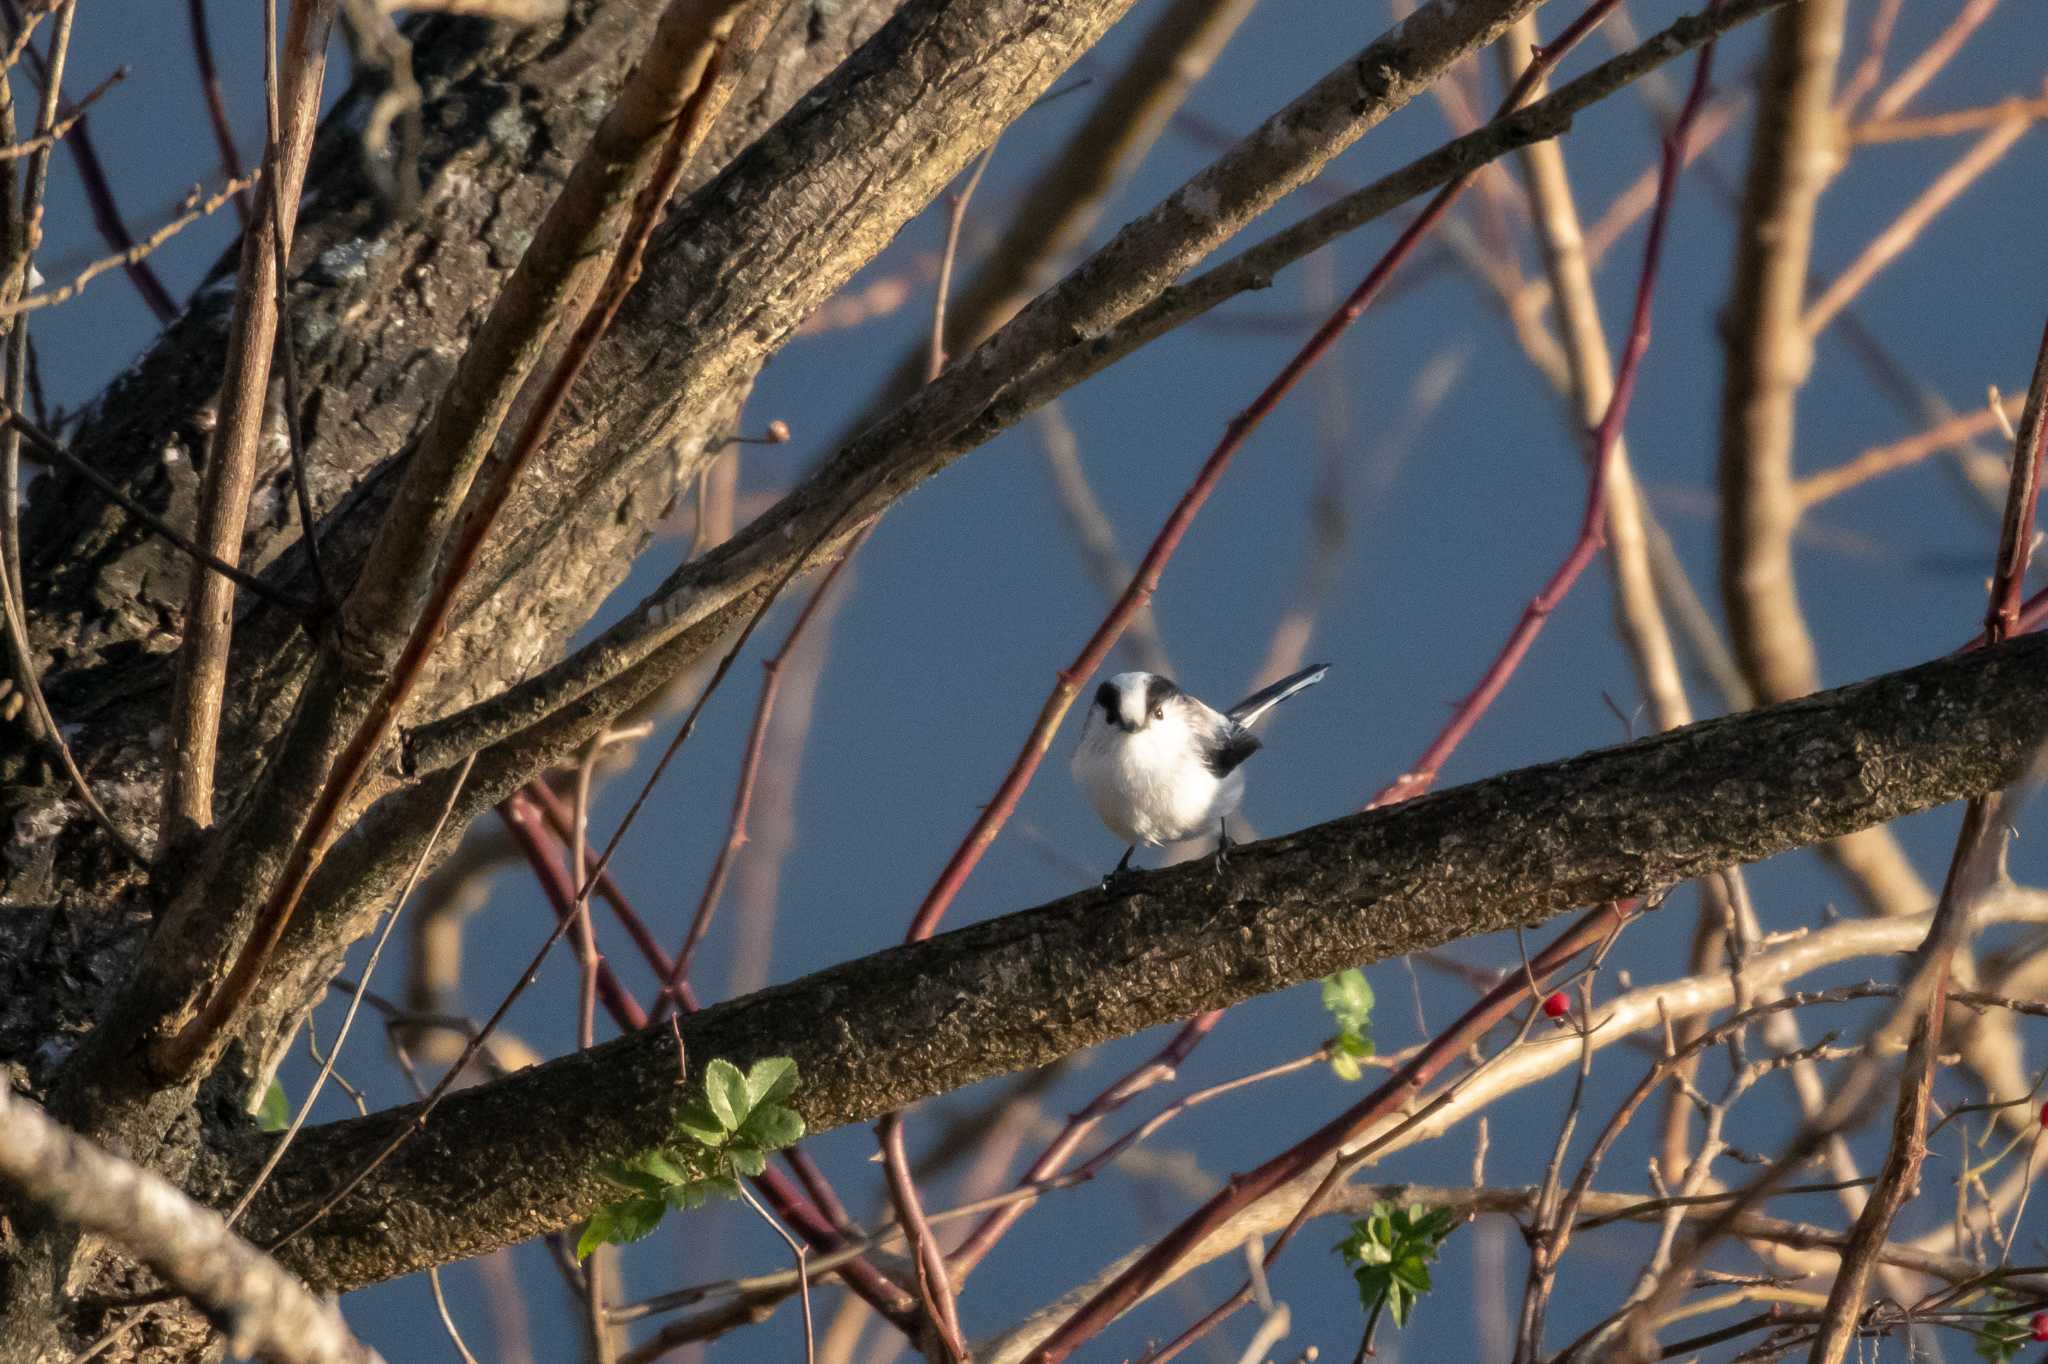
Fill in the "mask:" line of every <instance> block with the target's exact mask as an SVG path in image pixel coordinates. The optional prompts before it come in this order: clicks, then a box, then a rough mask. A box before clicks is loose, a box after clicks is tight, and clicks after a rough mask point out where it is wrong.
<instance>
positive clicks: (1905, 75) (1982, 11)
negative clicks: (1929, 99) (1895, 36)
mask: <svg viewBox="0 0 2048 1364" xmlns="http://www.w3.org/2000/svg"><path fill="white" fill-rule="evenodd" d="M1997 8H1998V0H1964V2H1963V5H1962V7H1961V8H1959V9H1958V10H1957V11H1956V15H1955V18H1953V19H1951V20H1950V21H1949V24H1948V27H1947V28H1945V29H1943V30H1942V31H1941V33H1940V34H1939V35H1938V36H1937V37H1936V38H1935V40H1934V41H1933V42H1931V43H1929V44H1928V45H1927V46H1926V47H1925V48H1924V49H1922V50H1921V53H1920V55H1919V56H1917V57H1915V58H1914V59H1913V60H1912V62H1911V63H1910V64H1909V65H1908V66H1907V67H1906V69H1905V70H1904V71H1901V72H1900V73H1899V76H1898V79H1897V80H1895V81H1893V82H1892V83H1891V85H1890V86H1889V87H1887V88H1886V89H1885V91H1884V93H1882V94H1880V95H1879V96H1878V97H1877V98H1876V100H1874V101H1873V102H1872V103H1871V106H1870V113H1871V117H1873V118H1891V117H1893V116H1894V115H1896V114H1897V113H1898V112H1899V110H1901V109H1903V108H1905V107H1906V105H1908V104H1909V103H1911V102H1912V99H1913V97H1914V96H1915V95H1917V94H1919V93H1920V92H1921V91H1922V90H1924V89H1926V88H1927V83H1928V82H1929V81H1931V80H1933V79H1934V78H1935V77H1936V76H1937V75H1939V74H1941V69H1942V68H1943V67H1944V66H1947V65H1948V63H1949V60H1950V59H1951V58H1953V57H1954V56H1955V55H1956V53H1957V52H1959V51H1961V50H1962V46H1963V44H1964V43H1965V42H1968V41H1969V38H1970V35H1971V34H1972V33H1975V32H1976V31H1977V28H1978V26H1979V25H1981V24H1982V23H1983V22H1984V21H1985V20H1986V19H1989V18H1990V17H1991V11H1992V10H1994V9H1997Z"/></svg>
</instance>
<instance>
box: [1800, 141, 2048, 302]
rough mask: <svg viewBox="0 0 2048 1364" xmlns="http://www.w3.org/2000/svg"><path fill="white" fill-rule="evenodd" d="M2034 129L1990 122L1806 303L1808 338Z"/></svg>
mask: <svg viewBox="0 0 2048 1364" xmlns="http://www.w3.org/2000/svg"><path fill="white" fill-rule="evenodd" d="M2033 126H2034V125H2033V123H2032V121H2031V120H2029V119H2026V118H2021V117H2015V118H2010V119H2007V120H2006V121H2004V122H2003V123H1998V124H1994V125H1993V126H1992V127H1991V129H1990V130H1989V131H1988V132H1986V133H1985V134H1984V136H1983V137H1981V138H1979V139H1978V140H1977V144H1976V145H1975V146H1974V147H1972V148H1970V150H1969V151H1967V152H1965V153H1964V154H1963V155H1962V156H1961V157H1959V158H1958V159H1957V160H1956V163H1955V164H1954V165H1952V166H1950V167H1948V169H1946V170H1944V171H1943V172H1942V173H1941V174H1940V175H1937V176H1935V177H1934V182H1933V183H1932V184H1930V185H1928V187H1927V188H1926V189H1924V190H1922V191H1921V192H1920V194H1919V197H1917V198H1915V199H1914V200H1913V202H1912V203H1910V204H1908V205H1907V206H1906V208H1905V210H1904V211H1903V212H1901V213H1900V214H1899V216H1898V217H1897V218H1896V219H1895V220H1894V221H1893V222H1892V224H1891V225H1890V226H1889V227H1887V228H1885V230H1884V231H1882V232H1880V233H1878V234H1877V236H1875V237H1873V238H1872V239H1871V241H1870V244H1869V245H1868V246H1866V247H1864V248H1863V250H1862V251H1861V252H1859V253H1858V254H1857V256H1856V259H1855V260H1853V261H1851V262H1850V263H1849V266H1848V268H1847V269H1845V270H1843V271H1842V273H1841V274H1839V275H1836V276H1835V277H1834V278H1833V279H1831V280H1829V281H1828V283H1827V287H1826V288H1824V289H1822V290H1821V292H1820V297H1818V298H1816V299H1815V300H1814V301H1813V302H1812V303H1811V304H1810V305H1808V307H1807V309H1806V313H1805V315H1804V316H1803V317H1802V318H1801V319H1800V322H1799V325H1800V326H1802V327H1804V328H1805V329H1806V333H1807V335H1808V336H1818V335H1819V334H1820V333H1821V332H1823V331H1825V330H1827V326H1828V323H1830V322H1832V321H1833V320H1834V319H1835V316H1836V315H1837V314H1838V313H1840V312H1841V311H1842V309H1844V308H1846V307H1848V306H1849V301H1850V300H1851V299H1853V298H1854V297H1856V295H1857V294H1858V293H1860V292H1861V291H1862V289H1863V287H1864V286H1865V285H1867V284H1869V283H1870V281H1871V280H1872V279H1874V278H1876V277H1877V272H1878V271H1880V270H1882V269H1884V267H1885V266H1887V265H1889V264H1890V263H1891V262H1892V261H1894V260H1896V259H1898V257H1899V256H1900V255H1902V254H1903V253H1904V252H1905V250H1906V248H1907V247H1909V246H1911V245H1912V244H1913V239H1914V238H1915V237H1917V236H1919V235H1920V233H1921V231H1922V230H1923V229H1925V228H1926V226H1927V224H1929V223H1930V222H1932V221H1934V218H1935V215H1936V214H1938V213H1940V212H1941V211H1942V210H1943V209H1944V208H1947V207H1948V206H1949V205H1950V204H1951V203H1953V202H1954V201H1955V200H1956V198H1957V197H1958V196H1960V195H1961V194H1962V192H1963V191H1964V190H1966V189H1968V188H1969V187H1970V185H1971V184H1972V183H1973V182H1974V181H1976V180H1977V179H1979V178H1980V177H1982V176H1983V175H1984V174H1985V173H1986V172H1987V171H1989V170H1990V169H1991V168H1992V167H1993V166H1995V165H1997V164H1998V163H1999V161H2000V160H2002V159H2003V158H2004V156H2005V154H2006V153H2007V152H2009V151H2011V150H2012V149H2013V145H2014V144H2015V143H2017V142H2018V141H2019V140H2020V139H2021V138H2022V137H2024V136H2026V134H2027V132H2028V130H2029V129H2031V128H2032V127H2033Z"/></svg>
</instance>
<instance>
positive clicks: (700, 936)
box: [662, 530, 868, 993]
mask: <svg viewBox="0 0 2048 1364" xmlns="http://www.w3.org/2000/svg"><path fill="white" fill-rule="evenodd" d="M867 537H868V531H866V530H863V531H862V532H861V533H860V534H859V535H857V536H855V537H854V540H853V543H852V544H850V545H848V546H847V547H846V553H844V554H842V555H840V556H839V558H838V559H836V560H834V561H833V564H832V567H831V568H830V569H828V570H826V573H825V576H824V578H823V579H821V580H820V581H819V583H818V586H817V588H816V590H815V591H813V592H812V593H811V598H810V600H809V601H807V602H805V603H804V609H803V610H802V611H801V612H799V613H798V614H797V618H796V623H795V624H794V625H792V626H790V627H789V634H788V635H786V636H784V637H783V641H782V647H781V648H780V649H778V650H776V651H775V656H774V657H773V658H771V659H769V660H768V661H767V662H766V663H764V664H762V668H763V670H764V674H765V675H764V676H763V677H762V679H761V699H760V700H759V701H757V702H756V703H755V705H754V723H753V726H752V728H750V729H749V730H748V731H747V754H746V758H745V759H744V760H743V761H742V762H741V764H740V779H739V786H738V789H737V790H735V791H734V792H733V798H732V820H731V822H730V823H729V824H728V825H727V826H726V832H725V845H724V846H723V847H721V848H720V849H719V850H718V860H717V861H716V862H715V863H713V864H712V867H711V875H710V877H709V878H708V879H707V880H706V881H705V883H704V893H703V894H702V895H701V896H700V897H699V898H698V900H697V912H696V914H695V915H693V916H692V917H691V919H690V931H689V933H688V934H687V935H686V936H685V937H684V938H683V945H682V948H681V950H680V951H678V952H677V953H676V959H675V964H674V965H673V966H672V967H670V968H669V969H668V970H667V971H665V972H663V975H662V978H663V979H664V980H665V981H667V982H668V986H667V989H668V991H669V992H670V993H674V992H677V991H681V990H685V989H688V988H689V985H688V981H689V975H690V963H691V962H692V961H694V960H696V957H697V948H698V945H699V944H701V943H702V942H703V941H704V935H705V934H706V933H708V932H710V931H711V915H712V912H713V911H714V910H716V909H717V908H718V901H719V897H720V896H722V895H723V894H724V893H725V883H726V881H727V879H728V878H730V876H731V875H732V866H733V863H734V862H735V861H737V860H738V858H739V853H740V849H742V848H744V847H746V845H747V817H748V814H749V812H751V811H752V809H753V808H754V784H755V782H756V781H757V780H758V779H759V777H760V774H761V755H762V753H763V751H764V750H765V749H766V748H767V746H768V721H769V719H770V717H771V716H773V715H774V714H775V698H776V696H777V694H779V693H780V692H781V690H782V665H783V663H784V662H785V661H786V660H787V659H788V658H789V655H790V651H791V650H793V649H795V648H796V645H797V641H798V640H799V639H801V638H802V637H803V634H804V631H805V630H806V629H808V628H809V627H810V624H811V621H812V620H813V619H814V618H816V617H817V616H818V615H819V613H820V608H821V607H822V606H823V604H824V602H825V598H826V597H827V596H829V595H830V594H831V592H832V588H833V586H834V585H835V584H837V583H838V581H839V575H840V573H841V572H842V571H844V569H845V568H846V566H847V565H848V564H849V563H851V562H853V556H854V555H856V554H858V553H860V547H861V545H862V544H864V543H866V541H867Z"/></svg>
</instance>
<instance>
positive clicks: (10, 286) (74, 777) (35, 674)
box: [0, 0, 149, 866]
mask: <svg viewBox="0 0 2048 1364" xmlns="http://www.w3.org/2000/svg"><path fill="white" fill-rule="evenodd" d="M76 8H77V6H76V3H75V0H67V3H65V4H64V5H62V6H60V7H59V8H58V10H57V20H56V25H55V32H54V33H53V34H52V35H51V39H50V45H51V53H52V56H51V60H52V63H53V64H54V65H55V67H56V68H57V69H58V70H60V71H61V70H62V69H63V64H64V56H65V53H66V51H67V50H68V48H69V45H70V40H71V25H72V20H73V18H74V16H75V12H76ZM4 79H5V77H4V76H0V80H4ZM0 104H4V110H0V119H4V129H5V131H6V133H7V134H8V136H10V137H11V136H12V132H13V128H14V100H13V95H12V92H11V90H10V91H8V92H4V93H0ZM55 115H56V101H55V100H54V99H53V98H51V97H49V96H45V98H44V100H43V104H42V108H41V110H40V111H39V112H38V114H37V117H36V126H37V128H38V129H39V130H43V129H50V128H52V126H53V125H52V123H51V120H52V119H53V118H54V117H55ZM49 146H50V142H49V141H48V140H45V141H44V142H43V144H42V146H41V147H40V148H39V149H38V150H36V152H35V153H34V154H33V156H32V157H31V159H30V161H29V165H28V168H27V174H26V176H25V177H24V178H25V184H24V185H23V189H22V201H21V204H20V207H19V212H18V213H17V211H16V205H15V202H14V186H13V179H14V177H13V170H12V167H11V166H8V167H6V178H5V181H4V183H0V194H4V195H5V197H6V204H5V208H4V215H5V217H6V219H7V220H8V228H9V230H8V233H7V237H8V240H7V241H6V242H4V243H0V252H4V259H5V277H4V278H0V297H5V298H15V297H19V296H20V294H21V293H22V291H23V290H25V289H26V288H27V287H28V284H29V281H30V280H31V279H32V278H33V277H34V257H35V252H36V248H37V247H38V246H39V245H40V244H41V240H42V212H43V191H44V189H45V187H46V185H47V182H48V178H49ZM6 344H7V374H6V383H7V390H6V392H7V400H8V402H9V403H10V404H12V405H14V406H17V407H18V406H19V405H20V403H21V401H22V393H23V390H24V389H25V388H26V386H27V382H28V374H29V363H30V360H31V355H30V352H29V345H28V327H27V325H26V324H25V323H23V322H19V321H17V322H16V323H15V324H14V325H13V326H12V327H11V328H9V329H8V336H7V342H6ZM21 442H22V435H21V433H20V432H19V431H16V430H14V429H12V428H11V427H9V428H5V429H4V431H0V615H4V616H5V626H6V635H7V651H8V655H9V657H10V659H11V660H12V662H13V665H14V666H13V670H12V671H13V673H14V686H15V690H16V691H17V692H19V693H20V694H21V695H24V696H26V697H27V698H28V704H29V706H30V707H31V708H32V710H33V712H34V717H35V718H34V722H33V723H34V727H35V728H36V729H37V730H38V731H39V732H40V734H41V737H42V738H43V739H44V740H45V741H46V742H47V743H49V744H50V745H51V747H52V748H54V749H55V750H56V753H57V759H58V762H59V764H60V765H61V766H62V767H63V769H64V775H65V778H66V779H67V780H68V781H69V782H70V783H71V788H72V790H73V791H75V792H76V793H77V794H78V798H79V800H80V802H81V803H82V804H83V805H84V806H85V808H86V811H87V813H89V814H90V815H91V816H92V819H93V821H94V822H95V823H96V824H98V825H99V826H100V828H102V829H103V830H105V831H106V834H107V837H108V838H109V839H110V840H111V841H112V842H113V844H114V846H115V847H116V848H118V849H119V850H120V851H121V853H122V854H123V855H124V856H126V857H127V858H128V859H129V860H130V861H132V862H134V863H136V864H137V865H138V866H147V865H148V861H149V859H148V857H147V855H146V854H145V853H144V852H143V850H142V848H141V846H140V845H139V844H137V843H136V841H135V840H134V839H132V838H131V837H129V836H128V834H126V833H125V832H124V831H123V830H122V829H121V827H120V826H119V825H118V824H116V823H115V822H114V817H113V815H111V814H110V813H108V811H107V808H106V807H105V806H104V805H103V804H101V802H100V799H99V797H98V796H97V795H96V794H94V792H93V789H92V786H91V784H90V783H89V782H88V781H87V780H86V778H85V773H84V772H83V771H82V770H80V768H79V766H78V759H77V757H76V756H75V755H74V754H73V753H72V751H71V744H70V741H69V740H68V739H66V738H65V737H64V731H63V729H62V727H61V726H59V725H58V723H57V717H56V715H55V714H54V713H52V711H51V710H50V702H49V698H48V697H46V696H45V695H44V694H43V686H42V679H41V677H40V676H39V669H38V667H37V664H36V655H35V649H34V647H33V646H32V644H31V643H30V640H29V636H28V607H27V605H26V603H25V600H24V589H25V582H24V579H23V577H22V566H21V565H22V558H21Z"/></svg>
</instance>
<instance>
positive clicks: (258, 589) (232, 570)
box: [0, 406, 312, 615]
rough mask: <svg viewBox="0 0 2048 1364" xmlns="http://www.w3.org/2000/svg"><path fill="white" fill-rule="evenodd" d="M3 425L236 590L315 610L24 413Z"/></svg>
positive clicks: (5, 418)
mask: <svg viewBox="0 0 2048 1364" xmlns="http://www.w3.org/2000/svg"><path fill="white" fill-rule="evenodd" d="M0 424H5V426H6V427H7V428H8V429H9V430H11V431H15V432H18V433H20V435H21V436H22V438H23V439H24V440H26V441H27V442H28V444H29V446H30V448H31V449H33V450H35V452H36V453H37V455H38V456H39V457H40V458H42V459H43V460H44V461H45V462H47V463H53V464H62V465H63V466H64V467H65V468H67V469H69V470H71V472H72V473H74V474H77V475H78V476H79V477H80V478H82V479H84V480H85V481H86V482H87V483H90V484H91V485H92V486H93V488H94V489H95V490H96V491H98V492H99V493H100V494H101V495H102V496H103V497H105V498H106V499H107V500H108V501H109V502H112V503H113V504H114V505H116V506H118V507H119V508H120V509H121V510H122V511H125V512H127V513H128V514H129V515H130V516H132V517H134V518H135V520H136V521H137V522H139V523H140V524H141V525H142V526H143V527H144V528H145V529H147V530H148V531H149V532H150V533H151V534H152V535H155V536H158V537H159V538H161V539H162V540H163V541H164V542H165V543H166V544H169V545H171V546H173V547H175V548H177V549H179V550H181V551H183V552H184V553H185V554H188V555H190V556H191V557H192V558H193V559H194V560H196V561H197V562H199V563H202V564H204V565H206V567H207V568H209V569H211V570H212V571H213V572H215V573H218V574H221V575H222V576H224V577H227V578H230V579H232V580H233V581H234V583H235V585H236V586H237V587H241V588H244V589H246V590H247V591H249V592H251V593H254V594H255V595H256V596H259V597H261V598H263V599H264V600H265V601H267V602H269V603H270V604H271V605H273V606H277V607H280V608H282V609H284V610H286V611H289V612H291V613H292V614H294V615H304V614H306V612H308V611H309V610H311V609H312V603H310V602H305V601H301V600H299V599H298V598H297V597H294V596H292V595H291V594H290V593H288V592H282V591H279V590H278V589H277V588H275V587H272V586H271V585H270V584H269V583H267V582H265V581H263V579H261V578H259V577H257V576H256V575H255V574H253V573H250V572H249V571H248V570H246V569H242V568H237V567H235V566H234V565H233V564H231V563H229V562H227V561H226V560H225V559H220V558H217V557H215V556H214V555H211V554H209V553H207V552H206V551H205V550H203V549H201V548H200V547H199V546H198V545H195V544H194V543H192V541H191V539H190V538H188V537H187V536H186V535H185V534H184V533H183V532H182V531H180V530H179V529H178V528H177V527H175V526H173V525H171V524H170V523H169V522H167V521H165V520H163V519H162V518H161V517H159V516H157V514H156V513H155V512H152V511H151V510H150V509H149V508H147V507H145V506H143V505H142V504H141V503H140V502H138V501H136V500H135V498H133V497H132V496H130V495H129V493H128V490H127V489H125V488H123V487H122V486H121V485H120V484H118V483H115V482H113V481H112V480H111V479H109V478H108V477H107V476H106V475H105V474H103V473H101V472H100V471H99V470H97V469H95V468H93V467H92V465H90V464H87V463H86V462H85V461H84V460H82V459H80V458H79V457H78V456H77V455H75V454H73V453H72V451H71V448H70V447H69V446H67V445H65V444H64V443H63V442H61V441H59V440H58V439H57V438H56V437H54V436H52V435H51V434H50V433H49V432H47V431H45V430H43V429H42V428H41V427H40V426H37V425H36V424H35V423H34V422H32V421H30V420H29V419H28V418H27V417H26V416H24V415H23V414H22V413H20V412H16V411H11V410H9V409H7V408H6V407H4V406H0Z"/></svg>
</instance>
